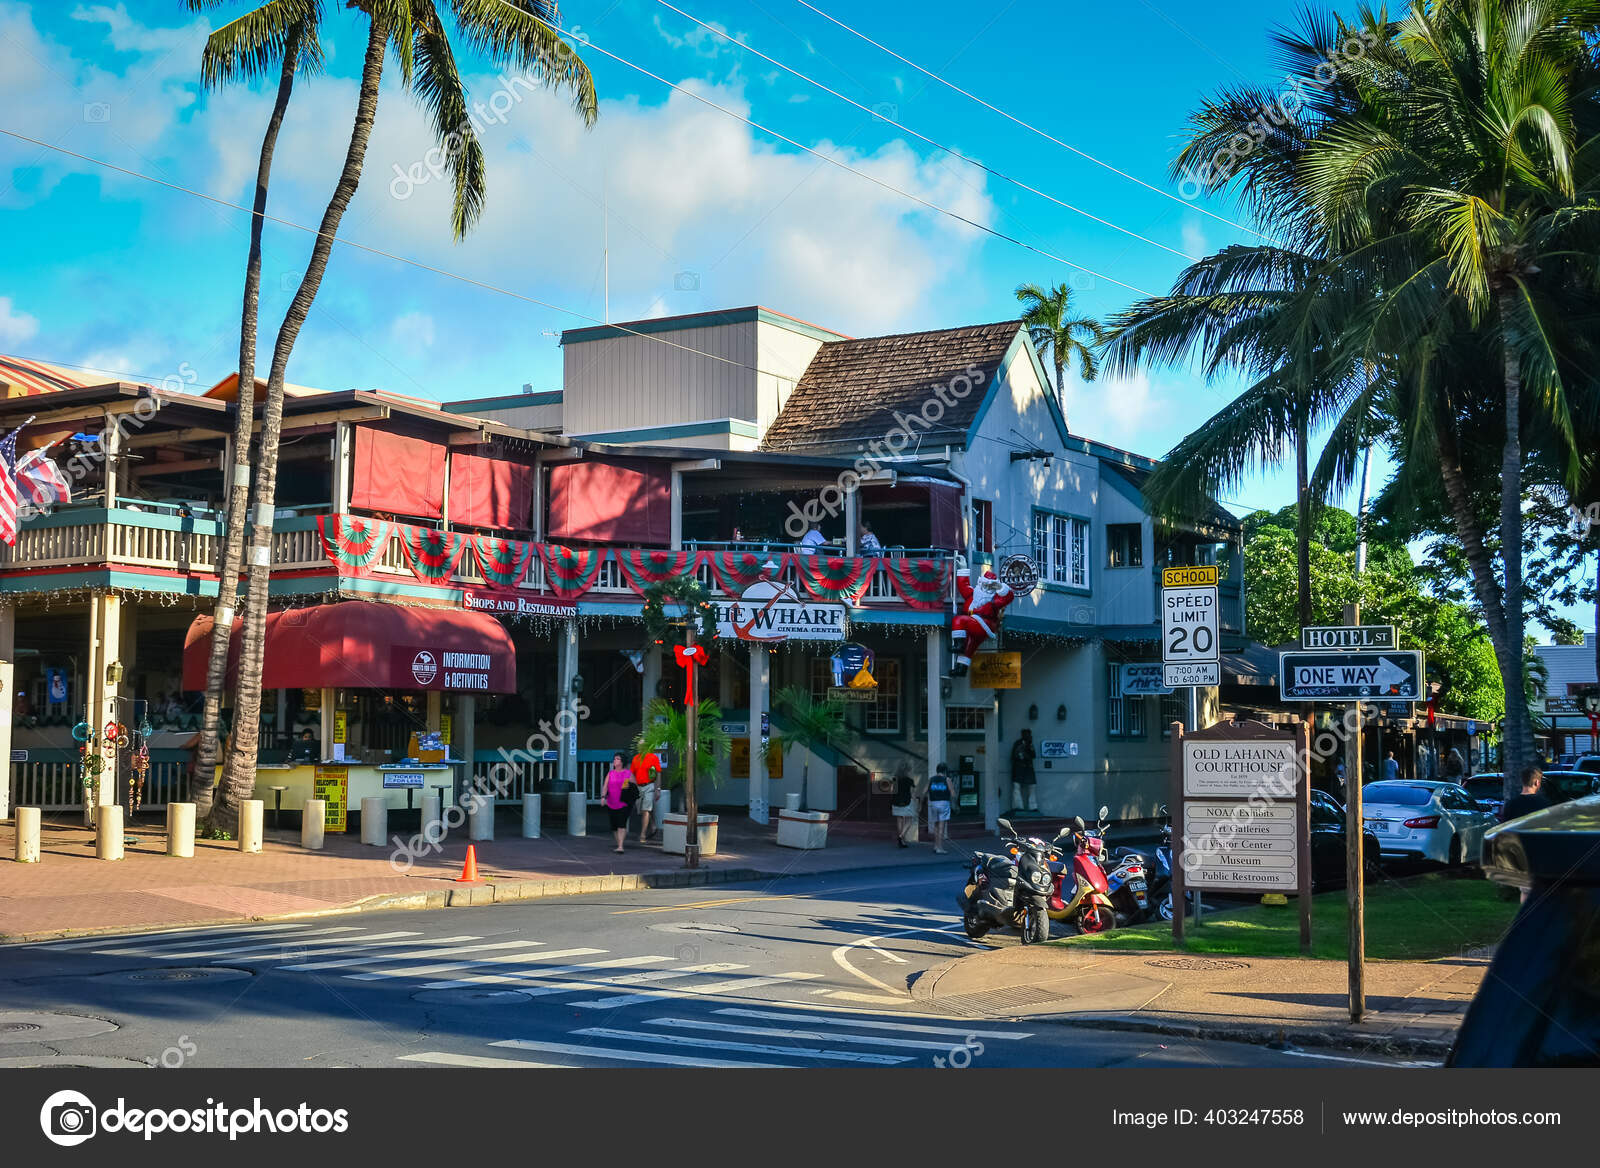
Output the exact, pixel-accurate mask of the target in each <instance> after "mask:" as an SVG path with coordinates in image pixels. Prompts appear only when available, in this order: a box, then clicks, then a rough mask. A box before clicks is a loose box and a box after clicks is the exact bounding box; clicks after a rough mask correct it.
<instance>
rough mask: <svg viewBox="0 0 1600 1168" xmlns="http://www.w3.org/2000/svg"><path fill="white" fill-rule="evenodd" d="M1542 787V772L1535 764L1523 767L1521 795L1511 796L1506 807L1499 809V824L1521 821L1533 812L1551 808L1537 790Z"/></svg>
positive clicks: (1547, 799) (1545, 797)
mask: <svg viewBox="0 0 1600 1168" xmlns="http://www.w3.org/2000/svg"><path fill="white" fill-rule="evenodd" d="M1543 785H1544V772H1543V771H1542V770H1540V769H1539V767H1538V766H1537V764H1534V763H1530V764H1528V765H1527V766H1525V767H1523V768H1522V794H1520V795H1513V796H1511V798H1509V799H1507V800H1506V805H1505V806H1504V807H1502V808H1501V809H1500V822H1501V823H1506V822H1508V821H1510V820H1513V819H1521V818H1522V817H1523V816H1524V815H1532V814H1533V813H1534V812H1535V811H1543V810H1544V809H1545V808H1546V807H1549V806H1551V803H1550V798H1549V796H1547V795H1545V794H1544V792H1542V791H1540V790H1539V788H1540V787H1541V786H1543Z"/></svg>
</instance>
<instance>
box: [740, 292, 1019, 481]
mask: <svg viewBox="0 0 1600 1168" xmlns="http://www.w3.org/2000/svg"><path fill="white" fill-rule="evenodd" d="M1021 329H1022V322H1021V321H1019V320H1006V321H999V322H997V323H995V324H983V325H972V326H968V327H965V328H953V329H938V330H935V331H933V332H923V333H901V334H898V335H896V336H889V337H862V338H860V339H857V340H846V341H831V342H829V343H827V344H825V345H823V346H822V348H820V349H819V350H817V355H816V356H815V357H813V358H812V359H811V364H810V365H809V366H808V367H807V368H806V371H805V374H804V375H803V376H802V377H801V378H800V383H799V384H798V385H797V386H795V389H794V392H793V393H791V394H790V395H789V400H788V402H787V403H786V404H785V405H784V407H783V411H782V413H780V414H779V415H778V418H777V420H776V421H774V422H773V423H772V426H771V427H770V428H769V429H768V430H767V434H766V437H765V438H764V439H763V440H762V443H761V445H762V447H763V449H767V450H807V451H821V450H825V449H829V448H832V449H843V450H850V451H852V452H853V451H855V450H856V449H858V448H859V447H861V446H862V445H863V444H865V443H868V442H871V441H874V440H876V439H881V438H884V437H885V436H886V435H888V434H889V432H890V431H891V430H893V429H895V428H896V427H897V426H899V425H900V423H899V422H897V421H896V418H895V415H896V414H897V413H902V414H913V413H916V412H917V411H920V410H922V409H923V408H924V406H926V405H927V403H929V402H930V401H932V402H939V401H940V400H941V399H940V398H938V397H936V396H935V394H934V390H935V389H936V388H937V387H939V386H943V385H949V384H950V383H951V380H952V379H953V378H961V377H970V378H971V381H972V382H973V389H972V390H971V392H968V393H967V394H966V396H965V397H959V396H957V395H958V394H959V393H960V391H961V390H962V388H963V385H962V383H960V382H957V384H956V385H955V387H954V389H953V390H952V391H951V392H949V393H947V394H946V395H945V397H946V398H947V399H949V401H953V402H954V403H955V404H954V405H949V404H948V403H945V404H943V405H941V406H940V407H939V408H938V409H935V410H931V411H930V414H928V415H924V416H925V417H928V418H929V419H930V421H931V424H930V425H929V426H928V427H927V428H926V429H924V428H923V427H922V426H920V425H916V426H910V427H907V429H909V430H910V431H911V434H912V443H913V445H914V444H915V443H916V442H917V440H919V439H920V441H921V442H922V443H923V444H924V445H926V444H928V443H936V444H942V443H946V442H953V441H959V440H961V439H964V438H965V436H966V433H967V430H968V428H969V427H970V426H971V425H972V421H973V419H974V418H975V417H976V416H977V413H978V409H979V407H980V405H981V404H982V402H983V399H984V396H985V394H986V392H987V391H988V389H989V387H990V385H991V383H992V382H993V380H994V377H995V374H996V371H997V370H998V369H999V367H1000V362H1001V361H1002V360H1003V359H1004V358H1005V355H1006V351H1007V350H1008V349H1010V348H1011V343H1012V342H1013V341H1014V340H1015V339H1016V337H1017V333H1018V332H1019V331H1021ZM973 367H976V368H977V369H978V370H981V371H982V373H983V380H982V381H981V382H979V381H978V378H977V377H976V376H973V375H972V374H971V372H970V370H971V369H972V368H973ZM941 411H942V412H941Z"/></svg>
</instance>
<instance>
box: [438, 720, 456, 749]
mask: <svg viewBox="0 0 1600 1168" xmlns="http://www.w3.org/2000/svg"><path fill="white" fill-rule="evenodd" d="M455 721H456V720H455V718H453V717H452V716H451V715H449V714H440V715H439V741H440V742H442V743H444V744H445V745H446V746H449V745H450V735H451V733H452V732H453V731H454V730H455Z"/></svg>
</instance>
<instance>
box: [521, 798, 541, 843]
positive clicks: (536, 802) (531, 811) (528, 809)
mask: <svg viewBox="0 0 1600 1168" xmlns="http://www.w3.org/2000/svg"><path fill="white" fill-rule="evenodd" d="M543 810H544V797H543V796H541V795H538V794H535V793H534V792H533V791H528V792H526V793H525V794H524V795H523V796H522V838H523V839H538V838H539V830H540V828H541V826H542V824H541V823H540V820H539V817H540V815H541V814H542V813H543Z"/></svg>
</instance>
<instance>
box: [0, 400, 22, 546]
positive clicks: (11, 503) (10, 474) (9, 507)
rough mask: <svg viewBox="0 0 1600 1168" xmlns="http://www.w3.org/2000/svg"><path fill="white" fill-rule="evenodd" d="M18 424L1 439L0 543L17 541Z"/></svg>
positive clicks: (19, 427) (19, 428) (14, 543)
mask: <svg viewBox="0 0 1600 1168" xmlns="http://www.w3.org/2000/svg"><path fill="white" fill-rule="evenodd" d="M20 433H22V427H21V426H18V427H17V428H16V429H15V430H13V431H11V433H9V434H7V435H6V436H5V438H4V439H0V543H6V544H11V545H12V546H15V545H16V542H17V479H16V474H17V435H18V434H20Z"/></svg>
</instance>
